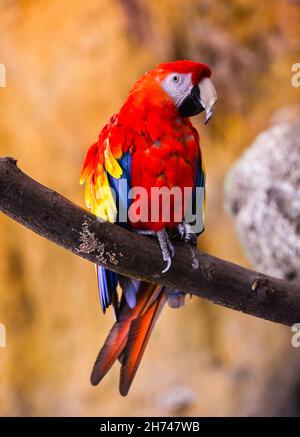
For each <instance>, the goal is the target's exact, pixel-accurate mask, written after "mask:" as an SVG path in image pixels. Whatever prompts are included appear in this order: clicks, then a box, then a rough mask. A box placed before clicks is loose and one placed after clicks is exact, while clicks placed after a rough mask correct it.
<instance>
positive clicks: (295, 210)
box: [225, 120, 300, 280]
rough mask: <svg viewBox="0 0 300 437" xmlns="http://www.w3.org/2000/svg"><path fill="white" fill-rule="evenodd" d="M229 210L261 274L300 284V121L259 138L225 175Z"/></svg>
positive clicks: (273, 129) (272, 130) (275, 129)
mask: <svg viewBox="0 0 300 437" xmlns="http://www.w3.org/2000/svg"><path fill="white" fill-rule="evenodd" d="M225 206H226V209H227V210H228V211H229V212H230V213H231V214H232V216H233V217H234V219H235V222H236V227H237V231H238V234H239V237H240V240H241V242H242V244H243V246H244V248H245V249H246V252H247V255H248V257H249V259H250V260H251V262H252V264H253V266H254V267H255V268H256V269H257V270H260V271H262V272H264V273H268V274H270V275H274V276H277V277H280V278H285V279H288V280H296V279H299V275H300V271H299V265H300V120H297V121H295V122H292V123H283V124H279V125H276V126H274V127H271V128H270V129H268V130H266V131H265V132H263V133H261V134H260V135H259V136H258V137H257V138H256V140H255V141H254V143H253V144H252V146H251V147H250V148H249V149H247V150H246V152H245V153H244V155H243V156H242V158H241V159H240V160H239V161H238V162H237V163H236V164H235V165H234V166H233V167H232V169H231V170H230V172H229V174H228V176H227V179H226V183H225Z"/></svg>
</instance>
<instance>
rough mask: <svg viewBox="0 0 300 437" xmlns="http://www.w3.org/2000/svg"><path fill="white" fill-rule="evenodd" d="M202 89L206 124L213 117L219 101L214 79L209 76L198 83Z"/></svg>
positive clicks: (201, 94)
mask: <svg viewBox="0 0 300 437" xmlns="http://www.w3.org/2000/svg"><path fill="white" fill-rule="evenodd" d="M198 87H199V90H200V102H201V105H202V106H203V108H204V110H205V124H206V123H208V121H209V120H210V118H211V117H212V115H213V113H214V110H215V105H216V101H217V93H216V90H215V87H214V86H213V84H212V81H211V80H210V79H209V78H208V77H204V78H203V79H202V80H201V81H200V82H199V84H198Z"/></svg>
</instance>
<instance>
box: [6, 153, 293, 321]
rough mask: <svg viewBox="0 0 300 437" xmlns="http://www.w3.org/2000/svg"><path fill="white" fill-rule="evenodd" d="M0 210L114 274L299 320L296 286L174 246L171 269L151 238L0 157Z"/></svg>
mask: <svg viewBox="0 0 300 437" xmlns="http://www.w3.org/2000/svg"><path fill="white" fill-rule="evenodd" d="M0 210H1V211H2V212H4V213H5V214H7V215H8V216H9V217H11V218H12V219H14V220H16V221H17V222H19V223H21V224H22V225H24V226H26V227H27V228H29V229H31V230H32V231H34V232H36V233H37V234H39V235H41V236H42V237H44V238H47V239H48V240H50V241H52V242H53V243H56V244H58V245H59V246H62V247H64V248H65V249H67V250H70V251H71V252H73V253H74V254H75V255H78V256H81V257H82V258H85V259H87V260H89V261H91V262H93V263H98V264H101V265H103V266H105V267H108V268H110V269H111V270H114V271H116V272H118V273H123V274H125V275H127V276H133V277H135V278H139V279H144V280H147V281H149V282H153V283H160V284H165V285H168V286H169V287H172V288H177V289H180V290H184V291H186V292H188V293H191V294H193V295H196V296H199V297H202V298H205V299H208V300H209V301H212V302H214V303H217V304H220V305H223V306H226V307H228V308H232V309H235V310H238V311H242V312H244V313H247V314H251V315H253V316H257V317H260V318H263V319H267V320H272V321H274V322H278V323H283V324H285V325H292V324H293V323H296V322H299V321H300V287H299V286H298V285H296V284H293V283H290V282H287V281H283V280H280V279H275V278H272V277H270V276H267V275H263V274H261V273H257V272H255V271H252V270H249V269H246V268H244V267H241V266H238V265H236V264H233V263H230V262H228V261H224V260H221V259H218V258H216V257H214V256H212V255H208V254H206V253H203V252H200V251H199V250H197V249H195V248H193V247H191V246H189V245H187V244H183V243H175V250H176V254H175V257H174V259H173V262H172V267H171V269H170V270H169V271H168V272H167V273H165V274H161V273H160V272H161V270H162V269H163V267H164V265H163V262H162V257H161V253H160V250H159V246H158V244H157V242H156V241H155V240H154V239H151V238H147V237H143V236H140V235H136V234H134V233H132V232H129V231H127V230H124V229H122V228H121V227H119V226H116V225H114V224H111V223H108V222H101V221H100V220H99V219H97V217H96V216H94V215H93V214H90V213H89V212H87V211H85V210H84V209H82V208H80V207H78V206H76V205H75V204H73V203H72V202H70V201H69V200H67V199H66V198H64V197H62V196H61V195H60V194H58V193H56V192H55V191H52V190H50V189H49V188H46V187H44V186H43V185H40V184H39V183H38V182H36V181H34V180H33V179H31V178H30V177H29V176H27V175H25V174H24V173H23V172H22V171H21V170H20V169H19V168H18V167H17V165H16V161H15V160H14V159H12V158H0Z"/></svg>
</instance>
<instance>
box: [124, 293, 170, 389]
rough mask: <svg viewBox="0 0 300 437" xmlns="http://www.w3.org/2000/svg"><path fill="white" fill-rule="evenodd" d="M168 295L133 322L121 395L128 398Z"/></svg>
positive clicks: (127, 343)
mask: <svg viewBox="0 0 300 437" xmlns="http://www.w3.org/2000/svg"><path fill="white" fill-rule="evenodd" d="M166 299H167V298H166V294H165V293H161V294H160V296H159V297H158V298H157V299H156V300H155V302H154V303H152V305H151V306H150V307H149V308H148V309H147V310H146V312H145V313H144V314H143V315H141V316H139V317H137V318H136V319H135V320H133V321H132V322H131V325H130V331H129V334H128V339H127V342H126V347H125V349H124V356H123V358H122V367H121V375H120V393H121V395H122V396H126V395H127V393H128V391H129V388H130V386H131V383H132V381H133V378H134V376H135V374H136V371H137V369H138V366H139V364H140V362H141V359H142V357H143V354H144V352H145V348H146V346H147V343H148V340H149V337H150V334H151V332H152V330H153V328H154V325H155V322H156V320H157V319H158V317H159V315H160V312H161V310H162V308H163V306H164V304H165V303H166Z"/></svg>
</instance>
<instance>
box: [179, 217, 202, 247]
mask: <svg viewBox="0 0 300 437" xmlns="http://www.w3.org/2000/svg"><path fill="white" fill-rule="evenodd" d="M177 231H178V233H179V235H180V239H181V240H182V241H184V242H185V243H189V244H192V245H194V246H196V245H197V235H196V234H195V233H194V232H192V230H191V226H190V225H189V224H188V223H186V222H182V223H179V224H178V225H177Z"/></svg>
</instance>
